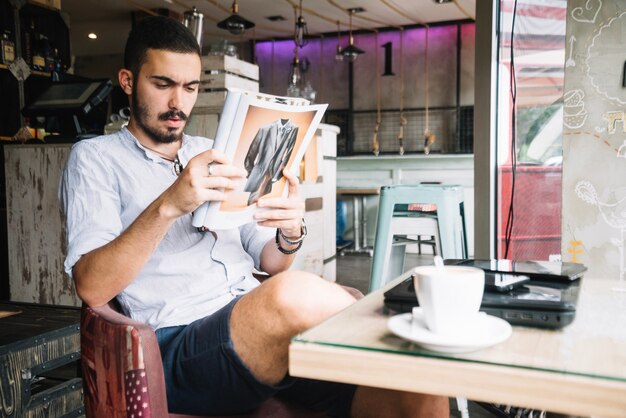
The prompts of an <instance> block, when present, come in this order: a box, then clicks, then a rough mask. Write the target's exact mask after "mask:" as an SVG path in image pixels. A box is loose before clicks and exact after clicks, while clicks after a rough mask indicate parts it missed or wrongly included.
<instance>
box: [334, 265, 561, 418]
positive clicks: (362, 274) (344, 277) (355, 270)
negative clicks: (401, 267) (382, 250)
mask: <svg viewBox="0 0 626 418" xmlns="http://www.w3.org/2000/svg"><path fill="white" fill-rule="evenodd" d="M371 263H372V259H371V258H370V257H368V256H365V255H345V256H338V257H337V282H338V283H339V284H342V285H346V286H351V287H355V288H357V289H359V290H360V291H361V292H363V293H367V290H368V287H369V278H370V268H371ZM432 263H433V256H432V255H417V254H407V257H406V260H405V270H408V269H409V268H411V267H415V266H419V265H429V264H432ZM469 414H470V417H471V418H493V417H515V416H516V414H515V412H513V413H512V414H510V415H508V414H504V413H502V414H500V413H498V412H489V411H488V410H486V409H484V408H483V407H481V406H480V405H478V404H476V403H475V402H471V401H470V402H469ZM450 416H451V417H454V418H460V417H461V414H460V412H459V411H458V409H457V407H456V402H455V401H454V399H451V400H450ZM531 416H533V417H535V418H538V417H540V416H541V415H540V414H539V411H536V412H534V413H533V415H530V414H529V412H525V413H521V414H520V415H519V417H520V418H529V417H531ZM559 417H560V418H564V416H562V415H559V414H553V413H549V414H547V416H546V418H559ZM572 418H573V417H572Z"/></svg>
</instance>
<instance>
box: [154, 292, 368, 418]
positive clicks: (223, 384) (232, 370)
mask: <svg viewBox="0 0 626 418" xmlns="http://www.w3.org/2000/svg"><path fill="white" fill-rule="evenodd" d="M237 300H238V299H235V300H233V301H232V302H231V303H229V304H228V305H226V306H225V307H223V308H222V309H220V310H219V311H217V312H216V313H214V314H213V315H211V316H209V317H207V318H203V319H199V320H197V321H195V322H193V323H191V324H189V325H186V326H179V327H169V328H162V329H159V330H157V332H156V334H157V338H158V340H159V346H160V348H161V356H162V358H163V369H164V373H165V384H166V389H167V402H168V406H169V409H170V412H176V413H182V414H197V415H198V414H201V415H234V414H242V413H246V412H249V411H251V410H253V409H255V408H256V407H258V406H259V405H260V404H261V403H263V402H264V401H265V400H267V399H269V398H271V397H273V396H277V397H284V398H285V399H288V400H291V401H293V402H296V403H299V404H301V405H303V406H304V407H306V408H308V409H311V410H314V411H324V412H325V413H327V414H328V415H330V416H336V417H348V416H350V406H351V404H352V398H353V396H354V391H355V389H356V387H355V386H352V385H346V384H341V383H332V382H322V381H317V380H311V379H301V378H294V377H290V376H287V377H285V379H283V381H282V382H281V383H280V384H279V385H277V386H269V385H267V384H264V383H262V382H260V381H259V380H257V379H256V377H254V375H253V374H252V373H251V372H250V370H249V369H248V367H247V366H246V365H245V364H244V363H243V361H242V360H241V359H240V358H239V356H238V355H237V353H236V352H235V350H234V348H233V343H232V341H231V339H230V327H229V322H230V314H231V312H232V310H233V307H234V306H235V303H236V302H237Z"/></svg>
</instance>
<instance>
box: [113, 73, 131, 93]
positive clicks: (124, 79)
mask: <svg viewBox="0 0 626 418" xmlns="http://www.w3.org/2000/svg"><path fill="white" fill-rule="evenodd" d="M117 79H118V81H119V83H120V87H121V88H122V90H124V93H126V94H127V95H129V96H130V95H131V94H132V92H133V73H132V71H130V70H127V69H126V68H122V69H121V70H120V71H119V72H118V73H117Z"/></svg>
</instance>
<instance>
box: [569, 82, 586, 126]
mask: <svg viewBox="0 0 626 418" xmlns="http://www.w3.org/2000/svg"><path fill="white" fill-rule="evenodd" d="M584 99H585V92H584V91H582V90H580V89H575V90H570V91H568V92H566V93H565V94H564V95H563V124H565V126H567V127H568V128H570V129H578V128H580V127H581V126H583V125H584V124H585V121H586V120H587V111H586V110H585V101H584Z"/></svg>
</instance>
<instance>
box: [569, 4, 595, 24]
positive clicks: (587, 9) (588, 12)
mask: <svg viewBox="0 0 626 418" xmlns="http://www.w3.org/2000/svg"><path fill="white" fill-rule="evenodd" d="M601 8H602V0H587V1H586V2H585V5H584V6H580V7H575V8H574V9H573V10H572V19H574V20H575V21H577V22H581V23H595V21H596V18H597V17H598V13H600V9H601Z"/></svg>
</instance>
